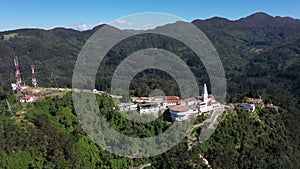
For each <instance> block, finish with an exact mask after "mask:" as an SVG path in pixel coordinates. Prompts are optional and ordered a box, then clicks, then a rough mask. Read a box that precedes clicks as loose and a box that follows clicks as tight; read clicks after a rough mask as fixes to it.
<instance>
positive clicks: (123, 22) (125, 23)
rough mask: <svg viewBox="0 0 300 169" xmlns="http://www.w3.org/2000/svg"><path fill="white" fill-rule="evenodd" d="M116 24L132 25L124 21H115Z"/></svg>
mask: <svg viewBox="0 0 300 169" xmlns="http://www.w3.org/2000/svg"><path fill="white" fill-rule="evenodd" d="M116 22H117V24H119V25H129V26H131V25H133V23H132V22H128V21H126V20H117V21H116Z"/></svg>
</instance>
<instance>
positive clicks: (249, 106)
mask: <svg viewBox="0 0 300 169" xmlns="http://www.w3.org/2000/svg"><path fill="white" fill-rule="evenodd" d="M259 104H260V105H261V108H267V109H269V110H271V111H276V112H278V106H275V105H273V104H266V105H265V104H264V100H263V99H262V98H249V97H248V98H247V99H246V103H236V104H234V108H235V109H243V110H246V111H248V112H249V113H253V112H254V111H255V109H256V105H259Z"/></svg>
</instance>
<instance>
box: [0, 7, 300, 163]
mask: <svg viewBox="0 0 300 169" xmlns="http://www.w3.org/2000/svg"><path fill="white" fill-rule="evenodd" d="M192 23H193V24H194V25H196V26H197V27H198V28H199V29H201V30H202V31H203V32H204V33H205V34H206V35H207V36H208V38H209V39H210V40H211V42H212V43H213V45H214V46H215V48H216V49H217V51H218V53H219V56H220V58H221V60H222V63H223V66H224V69H225V73H226V79H227V100H226V101H227V103H236V102H243V101H244V98H245V97H246V96H248V97H258V96H261V97H262V98H263V99H265V101H266V102H268V103H273V104H275V105H278V106H279V107H280V111H279V113H275V112H271V111H267V110H265V109H258V110H257V111H256V112H255V113H254V114H253V115H251V114H248V113H246V112H244V111H236V110H231V111H228V112H226V113H225V114H224V116H223V117H222V119H221V122H220V124H219V126H218V128H217V130H216V131H215V132H214V134H213V135H212V137H211V138H210V139H209V140H208V141H206V142H205V143H202V144H197V145H196V146H194V147H193V148H192V150H190V151H188V146H187V139H184V140H183V141H182V142H181V143H180V144H178V145H177V146H176V147H174V148H173V149H171V150H169V151H168V152H166V153H163V154H162V155H159V156H156V157H151V158H145V159H135V158H125V157H118V156H115V155H113V154H111V153H109V152H107V151H104V150H103V149H101V148H100V147H99V146H97V145H96V144H95V143H94V142H93V141H92V140H91V139H90V138H89V137H88V136H87V135H86V134H85V133H84V131H83V130H82V128H81V126H80V124H79V122H78V120H77V117H76V113H75V110H74V108H73V105H72V95H71V93H62V94H61V95H59V96H52V97H45V98H43V99H40V100H38V101H37V102H34V103H30V104H21V103H19V102H18V101H17V100H16V96H15V95H14V94H12V91H11V89H10V83H11V82H14V66H13V53H14V52H15V53H16V54H17V55H18V57H19V64H20V69H21V73H22V76H23V77H24V81H25V82H26V83H27V84H29V83H30V80H31V79H30V77H31V75H30V73H31V72H30V64H31V63H32V62H33V61H34V62H35V65H36V74H37V79H38V84H39V86H42V87H56V84H55V83H54V82H53V78H55V79H56V81H57V85H58V86H59V87H68V88H71V83H72V73H73V67H74V63H75V61H76V58H77V56H78V54H79V52H80V50H81V48H82V46H83V45H84V43H85V42H86V40H87V39H88V38H89V37H90V36H91V35H92V34H93V33H94V32H95V31H96V30H97V29H99V27H101V26H98V27H95V28H94V29H93V30H89V31H83V32H80V31H75V30H72V29H65V28H56V29H52V30H41V29H20V30H12V31H6V32H0V51H1V53H0V82H1V83H0V105H1V106H0V168H130V167H134V166H139V165H143V164H147V163H151V167H149V168H207V165H206V164H205V162H204V161H203V160H202V159H201V158H200V155H202V156H203V157H204V158H205V159H207V160H208V162H209V165H210V166H212V168H299V167H300V163H299V160H298V159H299V158H300V152H299V150H300V138H299V136H300V129H299V125H298V123H299V120H300V106H299V105H300V89H299V86H300V73H299V72H300V20H296V19H292V18H285V17H272V16H269V15H267V14H264V13H256V14H253V15H251V16H248V17H246V18H242V19H240V20H236V21H230V20H227V19H224V18H211V19H208V20H195V21H193V22H192ZM157 41H160V42H161V43H157ZM150 47H156V48H160V49H166V50H169V51H171V52H173V53H175V54H177V55H178V56H180V57H181V58H182V59H183V60H184V61H185V62H186V63H187V65H189V67H190V69H191V70H192V72H193V73H194V75H195V76H196V78H197V82H198V85H199V86H200V89H201V86H202V85H203V83H208V86H210V85H209V79H208V76H207V73H206V71H205V69H204V66H203V64H202V63H201V62H200V60H199V59H197V57H196V56H195V54H194V53H193V52H192V51H191V50H190V49H189V48H188V47H186V46H185V45H184V44H182V43H180V42H178V41H176V40H174V39H170V38H167V37H164V36H159V35H153V34H147V35H138V36H134V37H131V38H129V39H127V40H124V41H122V42H120V43H119V44H117V45H116V46H115V47H114V48H113V49H112V50H111V51H110V52H109V53H108V54H107V56H106V57H105V59H104V62H103V63H101V66H100V68H99V70H98V74H97V78H96V86H95V87H96V88H97V89H99V90H109V87H110V81H111V77H112V75H113V72H114V70H115V69H116V67H117V66H118V64H119V63H120V62H121V61H122V60H123V59H124V58H125V57H126V56H127V55H129V54H131V53H132V52H135V51H137V50H140V49H145V48H150ZM157 88H159V89H161V90H163V91H165V93H166V94H170V95H178V94H179V90H178V87H177V86H176V83H175V80H174V79H172V77H171V76H170V75H168V74H166V73H164V72H162V71H160V70H156V69H149V70H145V71H143V72H141V73H139V74H138V75H137V76H136V77H135V78H134V80H133V81H132V82H131V86H130V89H131V94H132V95H136V96H143V95H148V94H149V93H150V91H151V90H152V89H157ZM97 100H98V104H99V107H100V108H101V109H102V110H103V112H104V115H105V116H106V117H107V118H108V120H109V121H110V123H111V125H112V126H113V127H114V128H115V129H116V130H119V131H120V132H122V133H123V134H127V135H131V136H135V137H149V136H154V135H157V134H159V133H161V132H163V131H165V130H166V129H167V128H168V127H169V125H170V123H168V122H165V120H164V119H163V117H161V118H158V119H157V120H156V121H154V122H153V123H150V124H145V125H140V124H136V123H134V122H131V121H128V120H127V119H125V118H124V117H122V116H121V115H120V114H119V113H118V112H117V111H115V110H114V109H113V106H114V105H113V102H112V100H111V99H110V98H105V97H102V96H97ZM200 131H201V128H198V129H197V130H196V131H195V134H196V133H199V132H200Z"/></svg>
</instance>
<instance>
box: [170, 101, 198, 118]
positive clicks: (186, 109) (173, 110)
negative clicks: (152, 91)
mask: <svg viewBox="0 0 300 169" xmlns="http://www.w3.org/2000/svg"><path fill="white" fill-rule="evenodd" d="M169 111H170V114H171V119H172V120H173V121H179V122H180V121H185V120H187V119H189V118H190V117H191V116H192V115H193V114H194V113H195V112H197V111H196V107H195V106H188V105H176V106H170V107H169Z"/></svg>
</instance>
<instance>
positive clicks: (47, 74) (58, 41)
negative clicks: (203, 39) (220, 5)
mask: <svg viewBox="0 0 300 169" xmlns="http://www.w3.org/2000/svg"><path fill="white" fill-rule="evenodd" d="M192 23H193V24H194V25H196V26H197V27H198V28H199V29H200V30H202V31H203V32H204V33H205V34H206V35H207V36H208V38H209V39H210V41H211V42H212V44H213V45H214V46H215V48H216V49H217V51H218V53H219V56H220V58H221V61H222V63H223V66H224V69H225V72H226V78H227V83H228V93H229V94H235V93H241V94H247V93H251V92H252V93H253V92H254V93H259V94H261V95H264V94H267V93H268V92H269V91H270V90H271V91H272V90H275V89H276V90H283V92H284V93H285V95H287V96H291V97H295V98H299V97H300V90H299V89H298V86H299V80H297V79H299V74H298V73H297V72H298V70H299V64H300V60H299V54H300V45H299V44H300V43H299V42H300V20H298V19H293V18H289V17H278V16H276V17H272V16H270V15H268V14H266V13H261V12H260V13H255V14H253V15H250V16H248V17H245V18H241V19H239V20H235V21H231V20H228V19H225V18H219V17H214V18H211V19H207V20H198V19H197V20H194V21H192ZM102 26H103V25H99V26H96V27H95V28H93V29H91V30H87V31H82V32H80V31H76V30H72V29H66V28H55V29H51V30H42V29H19V30H12V31H5V32H0V51H1V54H0V72H1V73H0V79H1V82H2V84H0V85H1V86H2V87H3V88H6V89H7V88H9V87H10V85H9V84H10V83H11V82H14V65H13V54H14V53H16V55H17V56H18V58H19V64H20V67H21V68H20V69H21V73H22V76H23V81H25V82H26V83H27V84H28V83H30V78H31V76H30V73H31V72H30V67H29V66H30V64H31V63H32V62H34V63H35V65H36V74H37V78H38V83H39V86H44V87H50V86H53V85H54V84H53V78H55V79H56V81H57V85H58V86H59V87H71V77H72V71H73V67H74V63H75V61H76V58H77V56H78V54H79V52H80V50H81V48H82V47H83V45H84V44H85V42H86V41H87V39H88V38H89V37H90V36H91V35H92V34H93V33H94V32H96V30H98V29H99V28H101V27H102ZM135 38H141V39H143V40H147V41H149V42H148V44H146V43H141V44H133V43H134V42H130V40H129V41H127V42H124V43H123V44H122V43H121V44H118V45H117V46H116V47H114V48H113V49H112V50H111V51H110V52H109V53H108V57H107V58H106V60H107V61H106V62H105V63H104V64H103V66H102V67H103V69H101V70H99V71H98V77H97V80H96V88H98V89H100V90H108V89H109V85H108V84H109V83H110V78H111V75H112V74H111V73H112V72H113V70H114V68H116V66H117V65H118V63H120V61H121V60H122V59H123V58H124V56H126V55H129V54H130V53H132V52H134V51H137V49H143V48H147V47H158V48H164V49H168V50H170V51H172V52H174V53H179V55H181V56H182V57H185V55H186V59H184V60H185V61H186V62H187V64H188V65H189V66H190V67H191V69H192V71H193V73H194V74H196V75H197V74H198V75H199V74H204V75H199V76H198V77H197V78H198V82H199V86H202V84H201V83H203V81H208V79H207V75H206V72H205V70H204V67H203V65H202V63H199V62H197V61H195V60H194V59H195V57H194V55H193V54H192V53H191V52H190V51H188V50H187V49H186V48H184V50H183V51H176V50H177V48H176V47H175V46H176V45H180V44H178V43H177V42H173V41H172V40H168V39H166V38H164V37H158V38H160V39H161V41H162V42H163V43H164V45H163V46H158V45H157V44H155V42H154V41H155V40H154V39H155V38H154V37H150V36H144V37H135ZM131 40H132V39H131ZM126 45H127V46H126ZM146 72H147V71H146ZM142 74H143V73H142ZM150 74H151V71H150V72H148V73H146V74H143V75H141V76H144V77H145V76H147V75H150ZM152 74H153V72H152ZM160 74H162V72H160ZM164 76H168V75H164ZM51 78H52V80H51ZM169 79H170V78H169ZM140 80H141V81H143V80H145V79H140ZM170 80H171V79H170ZM160 82H161V79H159V78H158V81H157V83H160ZM145 83H146V84H147V85H144V86H145V87H146V88H147V86H149V82H145ZM133 86H135V84H134V82H133ZM156 86H157V85H156ZM158 86H162V85H158ZM171 88H174V90H176V87H174V86H173V87H171ZM148 90H150V89H148ZM274 98H276V97H274ZM280 98H281V97H280ZM275 100H276V99H275ZM276 102H277V103H278V104H284V103H281V102H280V100H276Z"/></svg>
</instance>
